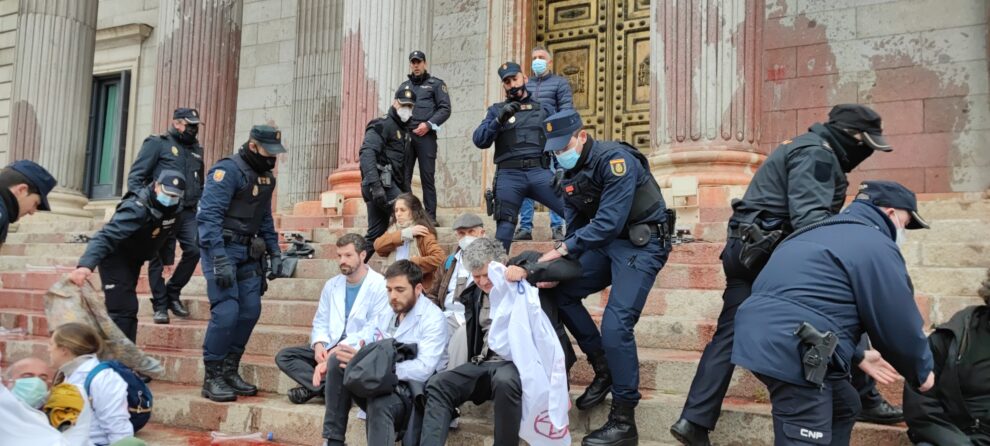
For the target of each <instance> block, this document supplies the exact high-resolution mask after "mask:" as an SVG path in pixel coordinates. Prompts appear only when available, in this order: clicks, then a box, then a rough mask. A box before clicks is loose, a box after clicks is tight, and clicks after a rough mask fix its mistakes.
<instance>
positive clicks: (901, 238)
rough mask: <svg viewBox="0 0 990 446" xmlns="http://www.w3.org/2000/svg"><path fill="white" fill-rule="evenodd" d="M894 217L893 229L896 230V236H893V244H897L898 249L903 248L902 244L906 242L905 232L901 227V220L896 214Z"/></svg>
mask: <svg viewBox="0 0 990 446" xmlns="http://www.w3.org/2000/svg"><path fill="white" fill-rule="evenodd" d="M893 217H894V222H895V223H894V227H896V228H897V235H896V236H894V243H897V247H898V248H902V247H904V242H905V241H907V230H906V229H904V227H903V226H902V225H901V219H900V218H898V217H897V213H896V212H895V213H894V214H893Z"/></svg>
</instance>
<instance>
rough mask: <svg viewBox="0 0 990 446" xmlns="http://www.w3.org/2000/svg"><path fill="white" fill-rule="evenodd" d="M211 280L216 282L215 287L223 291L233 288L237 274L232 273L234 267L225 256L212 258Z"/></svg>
mask: <svg viewBox="0 0 990 446" xmlns="http://www.w3.org/2000/svg"><path fill="white" fill-rule="evenodd" d="M213 280H216V282H217V286H218V287H220V288H221V289H224V290H225V289H227V288H230V287H232V286H234V283H235V282H236V281H237V272H235V271H234V265H233V264H231V263H230V260H228V259H227V256H214V257H213Z"/></svg>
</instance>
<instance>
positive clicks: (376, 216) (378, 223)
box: [361, 184, 402, 263]
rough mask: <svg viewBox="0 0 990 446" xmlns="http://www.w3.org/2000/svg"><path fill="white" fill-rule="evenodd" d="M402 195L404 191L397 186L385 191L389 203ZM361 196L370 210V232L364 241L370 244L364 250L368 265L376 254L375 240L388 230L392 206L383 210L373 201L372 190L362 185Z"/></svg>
mask: <svg viewBox="0 0 990 446" xmlns="http://www.w3.org/2000/svg"><path fill="white" fill-rule="evenodd" d="M400 194H402V189H399V186H398V185H396V184H393V185H392V187H390V188H388V189H386V190H385V197H387V198H388V201H389V202H391V201H392V200H395V198H396V197H398V196H399V195H400ZM361 195H362V196H363V197H364V204H365V206H367V209H368V232H367V233H365V235H364V239H365V240H366V241H367V242H368V246H366V247H365V249H364V250H365V252H367V253H368V256H367V257H365V259H364V262H365V263H368V261H369V260H371V255H372V254H374V253H375V240H378V237H381V236H382V234H384V233H385V231H387V230H388V222H389V219H391V218H392V206H391V205H389V206H387V207H384V208H382V207H379V206H378V205H376V204H375V202H374V200H372V199H371V188H370V187H368V186H366V185H361Z"/></svg>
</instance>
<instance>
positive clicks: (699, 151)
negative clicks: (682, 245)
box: [650, 0, 764, 239]
mask: <svg viewBox="0 0 990 446" xmlns="http://www.w3.org/2000/svg"><path fill="white" fill-rule="evenodd" d="M763 14H764V12H763V2H762V1H761V0H727V1H724V2H717V3H712V2H690V1H683V0H670V1H664V2H654V6H653V9H652V11H651V16H652V17H651V19H652V20H651V23H652V26H653V28H652V36H651V37H652V39H651V43H652V48H651V57H650V70H651V73H652V77H653V82H652V88H654V99H655V101H654V104H655V105H654V106H653V107H652V108H651V111H650V114H651V122H653V123H654V127H653V128H652V129H651V139H652V141H653V153H652V154H651V157H650V161H651V164H652V167H653V171H654V173H655V174H656V175H658V177H659V179H660V180H661V185H662V186H663V187H665V188H666V191H667V194H666V196H667V198H668V201H669V203H668V204H670V205H673V207H676V208H679V210H680V216H679V218H678V221H679V224H678V226H679V227H682V228H684V227H687V228H690V227H691V226H693V228H692V229H693V231H694V232H695V235H696V236H702V237H705V238H706V239H718V238H719V237H723V238H724V232H725V228H724V223H725V221H727V220H728V217H729V215H730V214H731V208H729V204H730V203H729V202H730V200H731V198H732V197H736V196H740V195H741V194H742V193H743V192H744V191H745V187H746V185H747V184H748V183H749V180H750V178H751V177H752V175H753V173H754V172H755V171H756V169H757V168H758V167H759V165H760V163H761V162H762V160H763V158H764V156H763V155H761V154H759V153H758V152H757V150H758V148H757V142H758V141H759V138H758V137H759V128H758V127H759V118H760V110H759V106H760V85H761V83H760V73H761V71H762V70H761V66H762V64H761V59H762V58H761V55H762V54H763V52H762V43H761V38H762V36H761V30H762V26H763ZM720 233H721V234H720Z"/></svg>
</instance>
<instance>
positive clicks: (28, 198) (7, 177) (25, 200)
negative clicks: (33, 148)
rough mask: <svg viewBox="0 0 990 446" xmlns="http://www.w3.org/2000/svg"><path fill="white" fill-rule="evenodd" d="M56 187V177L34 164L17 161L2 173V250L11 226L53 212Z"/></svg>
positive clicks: (0, 214) (28, 161) (0, 192)
mask: <svg viewBox="0 0 990 446" xmlns="http://www.w3.org/2000/svg"><path fill="white" fill-rule="evenodd" d="M55 184H56V181H55V178H53V177H52V174H50V173H48V171H47V170H45V168H44V167H41V166H39V165H38V164H37V163H35V162H34V161H30V160H19V161H14V162H13V163H10V164H9V165H8V166H7V167H4V168H3V170H0V246H3V243H4V242H6V241H7V230H8V229H9V227H10V224H11V223H14V222H16V221H17V220H19V219H20V218H21V217H23V216H25V215H31V214H34V213H35V212H37V211H38V210H39V209H40V210H42V211H50V210H51V207H50V206H49V205H48V193H49V192H51V191H52V189H54V188H55Z"/></svg>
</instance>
